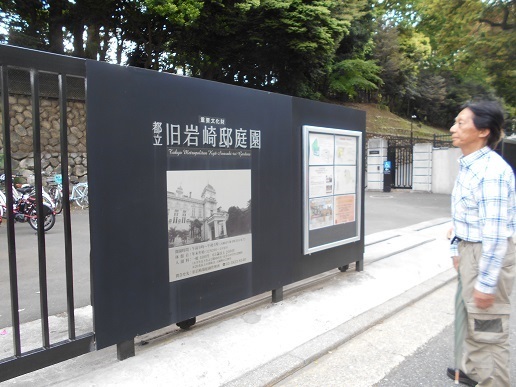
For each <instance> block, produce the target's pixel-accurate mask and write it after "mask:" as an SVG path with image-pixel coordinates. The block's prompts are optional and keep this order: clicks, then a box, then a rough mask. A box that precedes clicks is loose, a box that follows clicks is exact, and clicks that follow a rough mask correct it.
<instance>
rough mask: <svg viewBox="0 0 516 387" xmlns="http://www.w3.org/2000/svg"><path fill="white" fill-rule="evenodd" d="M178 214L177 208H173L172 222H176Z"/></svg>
mask: <svg viewBox="0 0 516 387" xmlns="http://www.w3.org/2000/svg"><path fill="white" fill-rule="evenodd" d="M178 216H179V210H174V219H173V220H172V223H177V218H178Z"/></svg>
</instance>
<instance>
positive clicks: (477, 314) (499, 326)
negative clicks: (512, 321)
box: [466, 302, 511, 344]
mask: <svg viewBox="0 0 516 387" xmlns="http://www.w3.org/2000/svg"><path fill="white" fill-rule="evenodd" d="M466 309H467V310H468V331H469V335H470V337H471V338H472V339H473V340H475V341H476V342H479V343H487V344H501V343H503V342H505V341H506V340H507V339H508V338H509V314H510V312H511V305H510V304H494V305H493V306H491V307H490V308H487V309H480V308H477V307H476V306H475V304H474V303H470V302H468V303H467V304H466Z"/></svg>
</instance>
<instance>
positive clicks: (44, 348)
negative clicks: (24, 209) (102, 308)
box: [0, 45, 94, 382]
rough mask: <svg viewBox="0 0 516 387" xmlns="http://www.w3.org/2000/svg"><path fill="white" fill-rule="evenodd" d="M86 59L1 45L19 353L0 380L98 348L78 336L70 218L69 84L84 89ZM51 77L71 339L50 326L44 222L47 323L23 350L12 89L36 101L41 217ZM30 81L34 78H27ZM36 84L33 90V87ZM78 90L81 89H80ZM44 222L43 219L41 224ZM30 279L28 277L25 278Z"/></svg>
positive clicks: (43, 315)
mask: <svg viewBox="0 0 516 387" xmlns="http://www.w3.org/2000/svg"><path fill="white" fill-rule="evenodd" d="M85 76H86V72H85V61H83V60H80V59H76V58H69V57H64V56H57V55H52V56H50V55H48V54H45V53H41V52H38V51H32V50H26V49H18V48H16V47H10V46H3V45H0V85H1V109H2V135H3V141H2V144H3V149H0V153H2V154H3V158H4V160H3V161H4V163H3V164H4V171H3V173H5V196H6V214H5V217H6V220H7V221H6V222H5V226H4V225H2V227H5V228H6V230H5V231H6V239H7V255H8V267H9V294H10V297H9V298H10V304H11V325H12V327H10V329H12V338H13V353H12V356H9V357H7V358H4V359H0V382H1V381H5V380H7V379H10V378H13V377H16V376H19V375H22V374H25V373H28V372H32V371H34V370H37V369H39V368H42V367H46V366H48V365H52V364H55V363H58V362H60V361H63V360H67V359H70V358H72V357H75V356H78V355H81V354H84V353H87V352H89V351H91V350H93V349H94V333H93V332H89V333H85V334H81V335H77V334H76V322H75V311H74V309H75V307H74V286H73V256H72V231H71V221H70V201H69V200H68V198H69V188H68V187H69V179H68V157H66V156H65V155H68V141H67V138H68V131H69V128H68V127H67V115H66V114H67V100H68V99H70V92H69V85H72V89H73V90H77V89H81V88H82V89H84V83H85ZM51 79H56V80H57V82H56V83H55V87H54V90H53V93H54V94H55V97H57V98H58V99H59V106H60V118H59V122H60V136H61V138H60V154H61V155H62V156H63V157H61V175H62V177H63V184H62V187H63V198H64V202H63V213H62V217H60V221H61V218H62V222H63V225H64V227H63V230H64V231H63V232H64V255H65V272H66V275H65V281H66V284H65V286H66V299H67V310H66V315H67V319H68V338H67V339H65V340H61V341H58V342H55V343H54V342H51V339H50V327H49V299H48V275H47V254H46V250H47V249H46V237H45V232H44V230H43V227H41V224H40V225H39V226H38V228H37V258H36V260H34V259H31V261H36V265H37V268H36V270H37V272H38V273H39V274H38V282H39V283H38V289H39V309H40V321H41V345H40V346H39V347H37V348H33V349H30V350H22V347H23V346H22V335H21V323H20V312H19V299H20V293H19V283H20V273H19V272H18V268H19V263H20V262H19V258H20V257H19V256H18V255H17V253H18V250H17V246H16V241H17V238H16V229H15V226H14V209H13V205H14V199H13V166H12V150H11V141H14V139H13V138H12V137H13V133H15V132H14V131H13V128H12V118H13V115H11V114H10V113H11V111H12V109H13V106H12V104H10V102H9V96H10V94H11V93H14V92H20V90H19V89H20V87H23V88H24V90H23V92H24V94H26V95H30V98H31V105H32V114H31V115H32V138H33V142H32V145H31V148H32V152H33V158H34V180H35V181H34V186H35V189H36V203H37V204H36V213H37V217H38V219H42V216H41V215H42V214H43V211H44V209H43V197H42V189H43V188H42V187H43V177H42V176H43V174H42V168H41V158H42V152H41V148H42V146H41V117H40V98H41V97H42V96H48V93H49V92H50V91H49V90H50V89H51V88H50V87H49V85H50V84H51V83H52V81H51ZM27 81H28V82H27ZM28 85H30V90H29V89H27V86H28ZM74 92H75V91H74ZM40 223H41V222H40ZM25 280H26V279H25Z"/></svg>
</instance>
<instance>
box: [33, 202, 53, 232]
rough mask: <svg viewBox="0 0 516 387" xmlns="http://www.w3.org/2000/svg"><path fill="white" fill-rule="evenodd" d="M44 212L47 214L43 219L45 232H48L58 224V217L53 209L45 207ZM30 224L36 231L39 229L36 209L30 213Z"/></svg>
mask: <svg viewBox="0 0 516 387" xmlns="http://www.w3.org/2000/svg"><path fill="white" fill-rule="evenodd" d="M43 212H44V213H45V216H44V219H43V230H45V231H48V230H50V229H51V228H52V227H54V224H55V223H56V216H55V214H54V212H53V211H52V209H51V208H50V207H48V206H43ZM29 224H30V226H31V227H32V228H33V229H34V230H37V229H38V217H37V216H36V209H33V210H32V211H31V213H30V218H29Z"/></svg>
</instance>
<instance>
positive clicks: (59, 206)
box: [52, 188, 63, 214]
mask: <svg viewBox="0 0 516 387" xmlns="http://www.w3.org/2000/svg"><path fill="white" fill-rule="evenodd" d="M52 198H53V199H54V203H55V205H56V208H55V211H56V214H60V213H61V212H63V194H62V193H61V191H59V189H57V188H56V190H55V192H54V194H53V195H52Z"/></svg>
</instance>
